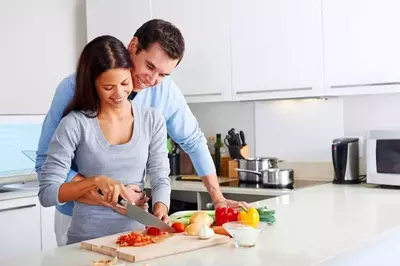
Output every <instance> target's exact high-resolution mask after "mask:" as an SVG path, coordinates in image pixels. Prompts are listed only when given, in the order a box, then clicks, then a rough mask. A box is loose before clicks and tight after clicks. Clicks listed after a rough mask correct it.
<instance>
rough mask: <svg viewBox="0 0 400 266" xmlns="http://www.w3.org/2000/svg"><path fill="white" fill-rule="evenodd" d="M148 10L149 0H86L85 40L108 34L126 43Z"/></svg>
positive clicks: (144, 18) (149, 15)
mask: <svg viewBox="0 0 400 266" xmlns="http://www.w3.org/2000/svg"><path fill="white" fill-rule="evenodd" d="M150 12H151V10H150V0H113V1H110V0H86V29H87V40H88V42H89V41H91V40H92V39H94V38H95V37H98V36H100V35H105V34H108V35H112V36H114V37H116V38H118V39H120V40H121V41H122V42H123V43H124V44H126V45H128V43H129V41H130V40H131V39H132V37H133V35H134V34H135V32H136V30H137V29H138V28H139V27H140V26H141V25H142V24H143V23H145V22H146V21H148V20H149V19H150V18H151V13H150Z"/></svg>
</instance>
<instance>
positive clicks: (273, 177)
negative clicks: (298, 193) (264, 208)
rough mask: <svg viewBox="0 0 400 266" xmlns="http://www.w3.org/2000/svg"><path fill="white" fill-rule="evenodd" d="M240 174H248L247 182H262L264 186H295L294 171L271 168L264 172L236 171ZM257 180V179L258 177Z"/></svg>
mask: <svg viewBox="0 0 400 266" xmlns="http://www.w3.org/2000/svg"><path fill="white" fill-rule="evenodd" d="M236 170H237V171H239V174H243V175H244V174H246V175H247V177H246V179H247V180H253V181H255V180H256V181H257V183H258V182H262V183H263V185H264V186H270V187H288V186H293V182H294V173H293V169H278V168H270V169H267V170H262V171H259V172H257V171H250V170H245V169H236ZM255 176H256V177H257V178H256V177H255Z"/></svg>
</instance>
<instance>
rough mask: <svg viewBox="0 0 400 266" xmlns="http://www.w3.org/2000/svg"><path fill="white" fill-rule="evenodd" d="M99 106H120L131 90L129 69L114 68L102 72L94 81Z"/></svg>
mask: <svg viewBox="0 0 400 266" xmlns="http://www.w3.org/2000/svg"><path fill="white" fill-rule="evenodd" d="M95 86H96V91H97V94H98V95H99V98H100V105H101V106H109V107H112V108H121V107H122V106H124V105H123V104H124V103H125V102H126V100H127V98H128V96H129V94H130V93H131V92H132V89H133V86H132V76H131V71H130V69H125V68H115V69H110V70H107V71H105V72H103V73H102V74H101V75H100V76H99V77H97V78H96V81H95Z"/></svg>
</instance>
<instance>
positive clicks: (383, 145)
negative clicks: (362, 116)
mask: <svg viewBox="0 0 400 266" xmlns="http://www.w3.org/2000/svg"><path fill="white" fill-rule="evenodd" d="M366 168H367V183H372V184H378V185H388V186H400V129H398V130H396V129H392V130H390V129H387V130H370V131H368V132H367V137H366Z"/></svg>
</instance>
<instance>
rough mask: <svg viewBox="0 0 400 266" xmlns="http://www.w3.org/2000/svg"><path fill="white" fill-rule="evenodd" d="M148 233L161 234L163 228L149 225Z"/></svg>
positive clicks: (152, 234) (151, 234)
mask: <svg viewBox="0 0 400 266" xmlns="http://www.w3.org/2000/svg"><path fill="white" fill-rule="evenodd" d="M147 234H148V235H150V236H159V235H161V230H160V229H158V228H157V227H149V228H147Z"/></svg>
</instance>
